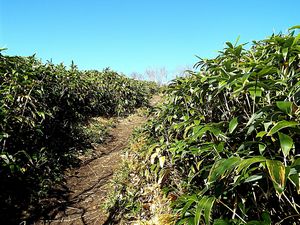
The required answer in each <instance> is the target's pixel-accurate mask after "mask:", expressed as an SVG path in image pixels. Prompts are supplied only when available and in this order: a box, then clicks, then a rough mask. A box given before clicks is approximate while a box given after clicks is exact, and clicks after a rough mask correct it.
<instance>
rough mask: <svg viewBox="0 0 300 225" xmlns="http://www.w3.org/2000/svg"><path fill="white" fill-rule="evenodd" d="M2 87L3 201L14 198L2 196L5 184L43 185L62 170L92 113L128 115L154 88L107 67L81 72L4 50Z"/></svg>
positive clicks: (0, 151) (0, 63)
mask: <svg viewBox="0 0 300 225" xmlns="http://www.w3.org/2000/svg"><path fill="white" fill-rule="evenodd" d="M0 85H1V88H0V179H1V188H0V190H1V201H2V202H3V201H11V199H12V198H14V193H12V194H11V196H6V197H8V198H7V199H5V198H6V197H4V195H5V194H4V193H5V192H7V191H8V190H9V189H10V188H9V185H16V182H17V183H18V182H21V184H22V185H24V182H25V183H34V184H36V185H38V186H40V187H39V188H42V187H45V186H47V183H48V178H50V177H52V178H53V177H56V175H57V174H61V171H60V170H61V167H62V166H64V165H65V164H66V161H68V160H70V158H71V155H72V154H73V153H72V151H71V150H70V147H74V146H76V144H78V143H77V142H79V135H80V134H79V133H78V130H77V125H78V123H81V122H85V121H86V120H87V119H88V118H90V117H91V116H96V115H111V116H112V115H124V114H128V113H130V112H132V111H133V110H134V109H135V108H136V107H139V106H143V105H146V104H147V103H148V99H149V97H150V95H151V94H152V93H153V92H154V91H155V89H156V88H157V86H155V84H153V82H144V81H137V80H133V79H129V78H127V77H125V76H123V75H119V74H117V73H116V72H113V71H111V70H109V69H106V70H104V71H102V72H98V71H79V70H78V69H77V68H76V66H75V65H74V64H73V63H72V65H71V66H70V68H69V69H67V68H66V67H65V66H64V65H62V64H60V65H54V64H52V63H50V62H48V63H46V64H43V63H42V62H40V61H39V60H37V59H36V58H35V57H34V56H32V57H18V56H14V57H10V56H4V55H2V54H0ZM48 185H49V184H48ZM25 186H26V185H24V188H25ZM24 188H23V191H25V190H24ZM31 188H32V187H31ZM39 188H38V189H39ZM2 198H4V200H3V199H2ZM7 203H8V204H10V202H7Z"/></svg>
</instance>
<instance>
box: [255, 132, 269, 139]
mask: <svg viewBox="0 0 300 225" xmlns="http://www.w3.org/2000/svg"><path fill="white" fill-rule="evenodd" d="M266 134H267V132H266V131H260V132H259V133H257V134H256V137H257V138H262V137H263V136H265V135H266Z"/></svg>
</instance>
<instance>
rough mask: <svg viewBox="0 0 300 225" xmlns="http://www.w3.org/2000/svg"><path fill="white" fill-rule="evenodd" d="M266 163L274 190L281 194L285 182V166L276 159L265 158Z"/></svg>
mask: <svg viewBox="0 0 300 225" xmlns="http://www.w3.org/2000/svg"><path fill="white" fill-rule="evenodd" d="M266 165H267V168H268V171H269V175H270V178H271V180H272V182H273V185H274V188H275V190H276V192H277V193H278V194H279V196H281V194H282V193H283V191H284V188H285V183H286V173H285V172H286V171H285V169H286V168H285V166H284V165H283V164H282V162H280V161H278V160H267V161H266Z"/></svg>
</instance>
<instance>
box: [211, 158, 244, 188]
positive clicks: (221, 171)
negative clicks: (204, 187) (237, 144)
mask: <svg viewBox="0 0 300 225" xmlns="http://www.w3.org/2000/svg"><path fill="white" fill-rule="evenodd" d="M240 161H241V158H240V157H231V158H228V159H220V160H219V161H216V162H215V164H214V165H213V167H212V168H211V170H210V173H209V176H208V182H214V181H216V180H218V179H219V178H221V179H222V178H223V177H225V176H226V175H227V173H229V172H231V170H232V169H233V168H235V166H236V165H237V164H238V163H239V162H240Z"/></svg>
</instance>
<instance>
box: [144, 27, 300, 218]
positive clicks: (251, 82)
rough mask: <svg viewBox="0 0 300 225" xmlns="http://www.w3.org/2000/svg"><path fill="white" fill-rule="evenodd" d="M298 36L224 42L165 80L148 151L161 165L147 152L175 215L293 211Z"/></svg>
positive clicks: (297, 200) (299, 144)
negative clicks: (172, 197) (212, 54)
mask: <svg viewBox="0 0 300 225" xmlns="http://www.w3.org/2000/svg"><path fill="white" fill-rule="evenodd" d="M295 28H297V27H295ZM299 37H300V34H298V35H295V33H294V31H291V33H289V34H287V35H283V34H278V35H275V34H273V35H272V36H271V37H269V38H267V39H265V40H261V41H254V42H253V45H252V47H251V48H250V49H248V50H247V49H245V45H243V44H241V45H237V44H231V43H229V42H227V43H226V44H227V47H226V48H225V49H224V50H223V51H220V53H219V55H218V56H217V57H216V58H214V59H200V61H199V62H198V63H197V64H196V68H198V69H199V72H190V75H189V76H187V77H183V78H178V79H175V80H173V81H172V83H171V84H170V85H169V87H168V89H167V90H166V95H167V101H166V103H165V104H164V105H163V106H162V107H161V109H160V110H158V111H157V114H156V117H155V118H154V119H153V120H152V122H151V124H150V125H149V132H150V134H151V136H152V137H155V138H156V140H157V143H154V145H153V146H155V147H154V148H153V150H151V151H152V152H151V153H149V155H150V156H151V154H158V157H162V156H164V167H163V169H161V168H160V167H161V163H160V162H159V160H152V163H153V165H152V170H153V171H154V172H156V173H157V176H158V179H160V178H159V176H160V175H161V174H164V171H166V170H168V171H169V170H171V171H172V172H171V173H169V174H171V175H170V177H169V178H168V179H167V181H165V182H164V183H163V184H162V185H163V186H164V190H169V191H172V192H176V193H177V194H178V195H179V196H182V197H180V198H179V200H178V201H176V202H175V203H174V204H173V206H174V210H175V212H177V213H178V214H179V215H180V216H181V217H180V219H179V221H178V224H209V223H210V221H213V223H214V224H245V223H247V224H275V223H276V222H281V223H284V224H293V221H299V220H300V217H299V212H300V196H299V176H300V167H299V160H300V158H299V154H300V139H299V137H300V129H299V128H300V126H299V122H300V117H299V112H300V110H299V107H300V85H299V84H300V38H299ZM157 149H159V153H158V151H157ZM149 160H150V157H149ZM271 221H272V222H271Z"/></svg>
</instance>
